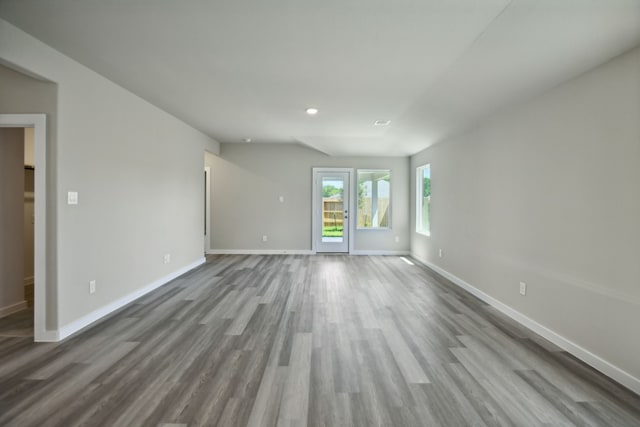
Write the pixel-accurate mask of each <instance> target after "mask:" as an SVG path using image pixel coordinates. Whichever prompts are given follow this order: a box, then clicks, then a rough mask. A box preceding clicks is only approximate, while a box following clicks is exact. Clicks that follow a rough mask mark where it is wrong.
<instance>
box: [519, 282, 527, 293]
mask: <svg viewBox="0 0 640 427" xmlns="http://www.w3.org/2000/svg"><path fill="white" fill-rule="evenodd" d="M526 294H527V284H526V283H524V282H520V295H526Z"/></svg>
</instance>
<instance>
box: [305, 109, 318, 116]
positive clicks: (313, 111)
mask: <svg viewBox="0 0 640 427" xmlns="http://www.w3.org/2000/svg"><path fill="white" fill-rule="evenodd" d="M306 112H307V114H308V115H310V116H315V115H316V114H318V109H317V108H313V107H309V108H307V109H306Z"/></svg>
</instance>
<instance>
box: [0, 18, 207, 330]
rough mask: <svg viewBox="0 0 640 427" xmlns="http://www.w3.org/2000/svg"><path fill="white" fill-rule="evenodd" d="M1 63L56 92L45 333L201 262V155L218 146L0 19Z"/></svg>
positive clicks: (7, 102)
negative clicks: (51, 285)
mask: <svg viewBox="0 0 640 427" xmlns="http://www.w3.org/2000/svg"><path fill="white" fill-rule="evenodd" d="M0 60H1V62H2V63H4V64H8V65H9V66H11V67H12V68H16V69H20V70H26V71H28V72H29V73H32V74H34V75H37V76H41V77H42V78H44V79H47V80H49V81H51V82H55V83H56V84H57V117H56V120H55V121H56V129H55V132H54V133H53V135H51V137H48V139H47V144H50V145H51V146H48V150H51V151H50V153H51V154H50V157H49V158H48V162H49V164H48V165H47V166H48V170H49V171H52V173H53V174H54V175H55V180H53V182H52V183H48V186H51V188H50V189H49V190H50V194H51V195H52V199H54V200H55V202H56V203H55V204H54V205H53V206H50V205H48V211H47V215H48V216H52V217H54V218H55V223H54V224H53V225H52V228H53V231H52V233H54V234H55V235H56V236H57V240H56V246H55V248H54V249H52V250H51V249H50V250H49V251H48V257H51V259H53V263H54V266H55V277H52V278H49V277H48V279H50V280H53V281H55V285H56V293H57V301H56V302H55V306H56V308H57V315H56V318H55V319H54V322H53V323H54V325H52V326H54V327H57V328H63V327H65V326H68V325H70V324H73V325H76V326H77V325H80V324H82V322H83V321H84V320H86V319H89V318H91V317H92V313H98V312H100V310H102V309H104V308H105V307H109V306H110V305H111V304H113V303H115V302H117V301H119V300H120V299H121V298H124V297H126V296H127V295H131V294H133V293H135V292H138V291H140V290H141V289H143V288H144V287H145V286H147V285H149V284H150V283H154V282H156V281H158V280H162V279H163V278H164V277H167V276H169V275H171V274H172V273H173V272H175V271H177V270H180V269H181V268H183V267H186V266H189V265H192V264H193V263H195V262H198V261H199V260H201V259H202V252H203V235H202V229H203V226H202V210H203V199H202V194H203V180H202V166H203V153H204V151H205V150H209V151H212V152H217V151H218V150H219V146H218V144H217V142H215V141H213V140H212V139H210V138H209V137H207V136H205V135H203V134H202V133H200V132H198V131H196V130H194V129H193V128H191V127H189V126H188V125H186V124H185V123H183V122H181V121H179V120H177V119H176V118H174V117H173V116H170V115H169V114H167V113H165V112H163V111H161V110H160V109H158V108H156V107H154V106H153V105H151V104H149V103H147V102H146V101H144V100H142V99H140V98H139V97H137V96H135V95H133V94H131V93H130V92H128V91H126V90H124V89H123V88H121V87H119V86H117V85H115V84H113V83H112V82H110V81H108V80H107V79H105V78H103V77H101V76H100V75H98V74H96V73H94V72H93V71H91V70H89V69H87V68H86V67H84V66H82V65H80V64H78V63H77V62H75V61H73V60H71V59H69V58H68V57H66V56H64V55H62V54H61V53H59V52H57V51H55V50H53V49H52V48H50V47H48V46H46V45H44V44H43V43H41V42H39V41H38V40H36V39H34V38H32V37H31V36H29V35H27V34H25V33H24V32H22V31H20V30H19V29H17V28H16V27H14V26H12V25H10V24H9V23H7V22H6V21H3V20H0ZM1 84H2V82H1V80H0V85H1ZM5 86H8V85H5ZM0 87H2V86H0ZM3 90H4V89H3ZM7 93H8V95H7V97H6V98H5V96H4V94H3V98H4V99H3V101H2V103H1V105H2V109H3V110H4V111H5V112H23V111H11V110H12V109H13V106H15V108H16V109H19V108H21V107H19V106H20V105H21V103H24V100H22V99H20V94H18V93H15V92H12V91H11V90H10V89H7ZM31 108H37V106H36V107H33V105H31ZM43 108H45V107H43ZM29 112H31V113H33V112H41V111H29ZM68 191H77V192H78V193H79V204H78V205H77V206H69V205H67V204H66V203H65V202H66V194H67V192H68ZM36 197H37V195H36ZM52 252H53V253H52ZM165 253H171V263H169V264H164V263H163V255H164V254H165ZM90 280H96V281H97V292H96V293H95V294H93V295H90V294H89V293H88V282H89V281H90ZM83 319H84V320H83ZM67 329H68V328H67Z"/></svg>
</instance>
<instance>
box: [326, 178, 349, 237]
mask: <svg viewBox="0 0 640 427" xmlns="http://www.w3.org/2000/svg"><path fill="white" fill-rule="evenodd" d="M322 241H323V242H333V243H342V242H343V241H344V180H343V179H341V178H336V177H327V176H325V177H322Z"/></svg>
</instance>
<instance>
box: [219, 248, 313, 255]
mask: <svg viewBox="0 0 640 427" xmlns="http://www.w3.org/2000/svg"><path fill="white" fill-rule="evenodd" d="M207 255H313V252H312V251H311V250H308V249H209V250H208V251H207Z"/></svg>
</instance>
